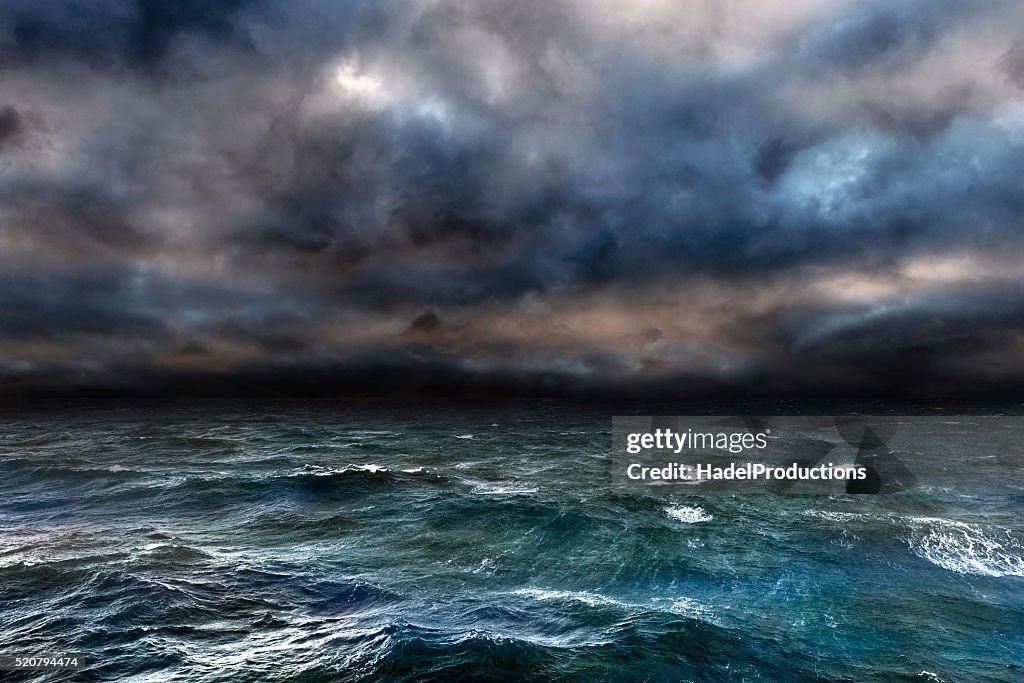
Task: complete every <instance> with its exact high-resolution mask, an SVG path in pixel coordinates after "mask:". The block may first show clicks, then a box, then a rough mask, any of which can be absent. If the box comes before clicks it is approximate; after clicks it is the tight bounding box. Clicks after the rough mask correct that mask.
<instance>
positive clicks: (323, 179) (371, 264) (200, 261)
mask: <svg viewBox="0 0 1024 683" xmlns="http://www.w3.org/2000/svg"><path fill="white" fill-rule="evenodd" d="M1022 14H1024V10H1021V8H1020V7H1019V5H1018V4H1016V3H1010V2H987V3H975V4H965V3H960V2H902V3H896V4H893V3H883V2H869V3H851V2H841V1H838V0H836V1H829V0H815V1H811V0H808V1H807V2H802V3H793V4H792V5H787V6H786V7H781V6H780V7H774V8H769V7H766V6H765V5H763V4H762V3H756V2H737V3H733V4H730V5H728V7H726V6H724V5H721V4H720V3H714V2H708V3H700V2H698V3H692V4H689V5H687V6H685V7H683V6H677V5H676V4H675V3H660V2H655V1H653V0H652V1H651V2H647V3H639V4H637V5H636V6H633V7H631V8H629V9H624V8H623V7H621V6H618V5H616V4H615V3H604V2H582V1H579V2H576V1H573V0H562V1H561V2H555V3H552V2H540V1H539V0H538V1H533V0H530V1H528V2H517V3H504V2H492V1H483V2H477V3H459V2H447V1H444V0H442V1H436V2H426V1H424V2H394V3H391V2H386V3H378V2H374V3H370V2H352V3H330V2H315V1H313V0H302V1H299V2H289V3H283V2H270V1H269V0H248V1H241V0H239V1H233V2H227V3H215V4H213V5H211V4H210V3H199V2H191V1H179V2H168V3H148V2H129V1H128V0H121V1H114V0H105V1H103V2H93V3H78V2H70V1H69V2H57V3H45V4H40V3H29V2H13V3H7V4H5V6H4V8H2V9H0V26H3V27H4V28H2V29H0V92H3V93H4V99H5V103H2V106H0V240H2V243H3V245H4V249H3V252H2V253H0V268H2V269H3V270H2V272H3V280H4V282H5V286H4V287H3V288H2V291H0V306H2V307H3V308H4V309H5V310H7V311H9V313H8V314H7V315H6V316H5V318H4V320H3V321H2V323H0V353H2V357H3V358H4V359H5V366H4V367H7V368H9V369H10V370H9V371H8V374H7V375H6V376H8V377H13V376H16V375H17V376H23V377H33V378H38V377H45V376H46V368H48V367H49V368H52V369H53V372H54V373H55V374H54V377H58V376H59V377H66V376H68V373H69V372H70V373H71V374H72V375H74V376H75V377H79V375H77V374H75V373H85V375H82V378H80V379H76V380H75V386H80V385H81V384H82V383H85V384H88V382H89V381H90V380H89V377H93V378H94V379H95V381H96V382H97V383H100V384H103V383H108V384H109V383H110V382H112V381H113V380H111V378H112V377H114V376H121V377H124V376H125V375H128V376H137V377H139V378H143V377H144V378H147V379H146V381H145V382H142V380H141V379H140V382H142V384H144V385H146V386H161V385H162V384H166V383H171V384H174V383H175V382H178V381H179V380H176V379H174V378H183V377H191V378H195V377H199V378H203V377H207V378H210V377H211V375H210V373H211V372H214V370H216V373H217V376H218V377H235V376H238V377H242V376H253V377H262V378H264V379H265V380H267V381H269V379H268V378H269V377H271V376H273V377H274V378H286V377H287V376H288V374H289V372H291V371H294V373H295V376H296V377H298V376H299V375H302V376H303V377H307V376H309V377H315V376H318V375H319V376H322V377H326V376H329V375H330V373H332V372H333V373H341V374H340V375H339V376H344V377H349V380H346V381H353V382H355V381H356V379H353V378H362V379H360V380H359V381H369V380H367V379H366V378H368V377H372V376H375V373H377V374H379V373H382V372H384V370H382V369H381V368H384V367H393V368H403V369H404V370H403V371H402V372H405V373H406V374H407V373H408V372H414V371H415V372H421V373H424V374H425V375H429V376H430V377H431V378H437V377H444V376H448V377H451V378H458V379H457V381H458V382H463V383H465V382H467V381H468V380H467V379H466V378H467V377H478V376H479V377H498V376H500V377H501V378H502V379H501V381H500V382H498V383H497V384H498V385H501V386H506V385H507V386H517V383H519V382H521V383H522V384H523V386H526V387H530V388H531V390H532V389H536V388H537V387H538V386H541V385H544V382H548V383H550V382H555V383H556V384H557V383H560V384H561V385H562V386H565V387H572V388H574V389H573V390H577V389H578V390H583V389H581V387H583V388H587V387H589V388H590V389H594V388H595V387H597V386H599V385H601V383H602V382H605V383H606V384H607V385H608V386H613V385H614V386H616V387H619V388H622V387H628V386H642V387H647V388H651V387H654V386H656V385H657V386H671V384H672V382H673V381H674V380H673V378H676V377H687V378H690V379H691V380H692V386H695V387H702V388H706V387H715V386H720V387H726V388H728V389H729V390H734V389H735V388H736V387H739V386H742V385H743V383H744V382H748V381H752V380H753V378H760V380H759V381H762V382H763V385H764V386H771V387H775V388H777V389H778V390H780V391H797V390H799V389H800V387H805V388H806V387H813V388H815V390H819V389H820V390H825V389H829V390H834V391H837V392H842V391H844V390H847V389H849V388H851V387H853V388H859V387H870V386H882V385H883V384H884V385H885V386H888V385H889V384H890V383H891V381H892V379H893V377H894V376H896V375H898V376H899V377H900V378H902V379H901V381H906V382H912V383H915V384H919V385H920V386H929V387H931V386H934V383H933V382H934V381H938V379H941V378H942V377H945V378H946V380H948V381H949V382H951V383H952V384H953V385H955V386H964V385H966V384H970V383H971V382H1004V381H1014V380H1015V379H1016V378H1017V374H1018V371H1016V370H1015V369H1014V364H1013V363H1012V362H1011V359H1012V358H1014V357H1015V354H1016V353H1018V351H1019V348H1020V341H1019V340H1020V338H1021V337H1020V333H1021V332H1024V329H1022V326H1021V320H1020V317H1019V315H1018V313H1017V311H1018V308H1019V306H1020V302H1021V294H1020V291H1019V289H1018V288H1017V287H1015V286H1013V285H1012V283H1013V282H1015V281H1016V278H1017V277H1019V275H1020V274H1021V273H1018V272H1016V271H1014V270H1013V266H1012V264H1010V265H1008V264H1007V256H1008V254H1011V253H1014V252H1015V251H1016V250H1018V249H1021V248H1022V247H1024V245H1022V239H1021V233H1020V229H1019V225H1020V220H1021V217H1022V215H1024V193H1022V192H1021V190H1020V188H1019V182H1018V181H1017V179H1018V178H1020V177H1021V175H1022V173H1024V91H1022V88H1021V79H1020V78H1019V72H1020V69H1019V68H1017V67H1018V62H1020V61H1021V60H1020V59H1018V58H1017V55H1018V53H1019V52H1020V48H1019V46H1020V45H1021V44H1022V41H1021V38H1022V36H1021V35H1020V31H1019V30H1018V29H1017V28H1016V27H1018V26H1021V25H1024V23H1022V21H1021V20H1022V19H1024V16H1022ZM1010 261H1012V259H1010ZM936 264H938V265H936ZM837 283H838V284H837ZM843 283H846V284H843ZM850 283H852V284H850ZM879 283H881V284H879ZM680 292H682V293H684V294H678V293H680ZM630 300H643V301H646V302H650V301H657V302H658V303H657V305H654V304H649V305H648V304H645V305H644V306H642V307H639V308H636V307H633V308H631V307H630V306H629V305H627V304H626V303H624V302H628V301H630ZM679 308H683V309H687V308H692V309H694V311H696V312H695V313H693V314H692V315H690V314H687V315H686V316H683V318H685V319H686V321H687V322H686V323H685V324H684V323H683V322H678V321H677V322H674V323H673V322H670V321H667V320H665V318H666V317H671V316H674V315H677V313H678V309H679ZM425 311H430V312H431V313H430V315H431V316H433V317H432V318H424V316H425V315H427V314H426V313H425ZM688 316H689V317H688ZM424 320H431V321H432V320H436V321H437V324H436V325H433V324H432V325H430V326H429V329H428V328H427V326H425V325H424V324H423V322H422V321H424ZM442 321H443V322H442ZM651 330H655V331H657V334H652V333H651ZM30 339H45V340H46V341H47V344H48V345H49V346H47V347H46V348H45V349H43V350H40V349H38V348H36V349H33V348H32V347H31V345H27V342H26V340H30ZM126 339H132V340H135V341H134V342H133V343H134V346H133V348H134V349H135V350H134V351H132V352H131V353H130V354H129V357H128V359H127V360H125V354H124V351H123V348H122V347H123V345H124V343H125V342H124V340H126ZM103 340H106V342H105V343H106V348H105V347H104V341H103ZM62 354H63V355H62ZM972 358H973V359H975V361H976V362H972V361H971V359H972ZM908 359H910V361H911V362H908ZM76 363H80V366H79V365H76ZM910 367H913V369H914V373H913V374H914V377H908V375H907V373H898V372H897V373H896V374H895V375H894V370H898V369H900V368H904V369H905V368H910ZM18 368H22V370H23V371H24V372H22V370H18ZM26 368H27V369H26ZM68 368H72V370H69V369H68ZM74 368H78V369H77V370H75V369H74ZM289 368H291V369H292V370H289ZM310 368H314V369H315V370H310ZM410 368H411V370H410ZM264 369H265V371H264ZM371 369H373V370H371ZM18 372H22V375H18ZM11 373H13V374H11ZM90 373H91V374H90ZM399 374H402V373H399ZM542 377H546V378H548V379H547V380H544V381H541V380H538V379H536V378H542ZM551 378H557V379H551ZM765 378H768V379H769V380H770V381H767V380H765ZM33 381H35V380H31V381H30V380H29V379H24V380H23V381H19V382H17V385H18V387H20V388H19V390H21V388H23V387H24V386H26V384H28V385H31V384H32V382H33ZM61 381H63V380H57V379H54V380H52V382H50V383H49V384H48V385H47V386H51V385H53V386H60V384H61ZM181 381H184V380H181ZM196 381H197V382H198V383H199V384H200V385H201V384H202V382H203V381H206V380H202V379H200V380H196ZM210 381H213V380H212V379H210ZM239 381H240V382H241V381H242V380H239ZM253 381H255V380H253ZM452 381H453V382H454V381H456V379H453V380H452ZM481 381H484V380H481ZM281 382H283V379H281V380H279V379H274V384H275V386H276V385H278V384H281ZM431 382H435V379H431ZM538 382H540V384H538ZM242 383H243V384H244V385H245V386H252V384H251V383H249V384H246V383H245V382H242ZM435 383H436V382H435ZM659 383H660V384H659ZM228 384H229V385H230V386H235V385H236V384H235V383H234V382H233V381H232V382H228ZM403 386H404V385H403ZM474 386H475V385H474ZM545 386H546V385H545ZM910 388H911V389H912V388H913V387H910ZM590 389H587V390H590ZM652 390H653V389H652ZM702 390H703V389H702Z"/></svg>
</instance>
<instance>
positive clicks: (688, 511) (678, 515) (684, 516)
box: [665, 505, 714, 524]
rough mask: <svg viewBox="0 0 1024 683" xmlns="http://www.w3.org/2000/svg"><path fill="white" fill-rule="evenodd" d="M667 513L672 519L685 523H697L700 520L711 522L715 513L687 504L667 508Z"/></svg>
mask: <svg viewBox="0 0 1024 683" xmlns="http://www.w3.org/2000/svg"><path fill="white" fill-rule="evenodd" d="M665 514H666V515H668V516H669V518H670V519H674V520H676V521H677V522H682V523H683V524H697V523H698V522H710V521H711V520H712V519H714V515H711V514H710V513H708V512H706V511H705V510H704V508H702V507H688V506H686V505H674V506H670V507H667V508H665Z"/></svg>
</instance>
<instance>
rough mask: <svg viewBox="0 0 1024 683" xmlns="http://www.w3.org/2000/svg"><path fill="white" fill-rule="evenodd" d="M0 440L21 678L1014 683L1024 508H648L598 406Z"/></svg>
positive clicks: (766, 503) (74, 420) (101, 412)
mask: <svg viewBox="0 0 1024 683" xmlns="http://www.w3.org/2000/svg"><path fill="white" fill-rule="evenodd" d="M0 417H2V422H0V607H2V609H0V653H4V654H39V655H42V654H58V653H61V652H76V653H84V655H85V660H86V661H87V666H86V668H85V669H84V670H83V671H80V672H78V673H77V674H74V675H69V674H67V673H65V672H49V673H35V674H29V673H25V672H18V673H11V672H5V673H4V674H3V675H4V676H6V677H7V678H8V679H10V680H117V681H165V680H167V681H172V680H182V681H186V680H187V681H285V680H289V681H292V680H296V681H321V680H322V681H334V680H339V681H349V680H350V681H376V680H398V681H419V680H510V679H511V680H587V681H600V680H647V681H661V680H665V681H687V680H690V681H786V682H791V681H921V682H931V683H934V682H938V681H950V682H952V681H970V682H975V683H984V682H988V681H1022V680H1024V514H1022V513H1024V505H1022V503H1024V500H1022V499H1021V497H1013V496H971V497H967V496H953V495H943V496H935V495H922V494H913V495H911V494H899V495H894V496H859V497H858V496H845V495H844V496H832V497H823V496H737V495H715V496H696V495H678V494H672V495H664V496H655V495H648V494H638V493H634V492H624V491H620V490H616V489H614V488H613V487H612V485H611V476H610V474H609V467H610V454H609V449H610V441H611V420H610V417H611V413H608V412H605V411H602V410H599V409H587V408H585V407H580V406H566V405H562V404H553V403H537V404H534V405H530V406H523V405H517V406H512V407H508V406H504V407H501V406H491V407H476V408H468V407H450V406H449V407H440V408H434V409H430V408H427V407H419V408H397V407H386V406H385V407H382V406H370V407H368V406H365V405H361V406H355V405H346V404H336V405H335V404H301V403H295V404H280V405H269V406H268V405H252V404H244V403H240V404H205V403H199V404H195V405H182V404H159V403H158V404H138V405H133V404H116V405H107V406H102V407H65V408H61V409H49V410H38V409H33V410H18V409H15V410H8V411H5V412H4V413H3V414H2V416H0Z"/></svg>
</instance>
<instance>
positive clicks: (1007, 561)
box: [907, 517, 1024, 577]
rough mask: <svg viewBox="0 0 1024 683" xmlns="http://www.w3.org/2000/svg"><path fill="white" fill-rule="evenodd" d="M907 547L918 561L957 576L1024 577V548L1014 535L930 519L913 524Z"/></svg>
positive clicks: (915, 520) (915, 519) (913, 520)
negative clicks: (925, 561)
mask: <svg viewBox="0 0 1024 683" xmlns="http://www.w3.org/2000/svg"><path fill="white" fill-rule="evenodd" d="M911 528H912V531H911V534H910V536H909V537H908V538H907V543H908V545H909V546H910V549H911V551H912V552H913V553H914V554H915V555H917V556H918V557H920V558H922V559H925V560H928V561H929V562H931V563H932V564H934V565H935V566H937V567H941V568H942V569H948V570H949V571H952V572H956V573H957V574H965V575H966V574H973V575H976V576H993V577H1000V576H1024V546H1021V544H1020V542H1019V541H1018V540H1016V539H1015V538H1013V537H1012V536H1011V535H1010V532H1009V530H1003V532H1004V533H1003V535H1002V536H1003V537H1000V535H999V534H996V533H992V532H991V531H990V532H986V531H985V530H984V529H982V528H981V527H979V526H976V525H971V524H966V523H964V522H955V521H951V520H945V519H936V518H930V517H915V518H912V520H911Z"/></svg>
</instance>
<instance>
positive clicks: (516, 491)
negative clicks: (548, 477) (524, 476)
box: [473, 482, 538, 496]
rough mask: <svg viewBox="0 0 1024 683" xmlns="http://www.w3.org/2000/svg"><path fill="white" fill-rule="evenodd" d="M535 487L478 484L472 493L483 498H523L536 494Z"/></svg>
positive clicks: (510, 484) (512, 484) (511, 484)
mask: <svg viewBox="0 0 1024 683" xmlns="http://www.w3.org/2000/svg"><path fill="white" fill-rule="evenodd" d="M537 491H538V489H537V487H536V486H527V485H526V484H517V483H495V484H487V483H483V482H481V483H478V484H476V485H474V486H473V492H474V493H478V494H480V495H483V496H525V495H528V494H531V493H537Z"/></svg>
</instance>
